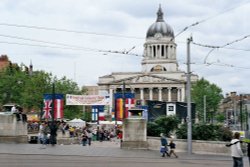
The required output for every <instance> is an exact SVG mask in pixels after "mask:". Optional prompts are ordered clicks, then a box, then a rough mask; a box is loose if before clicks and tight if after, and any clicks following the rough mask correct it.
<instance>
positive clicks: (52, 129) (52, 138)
mask: <svg viewBox="0 0 250 167" xmlns="http://www.w3.org/2000/svg"><path fill="white" fill-rule="evenodd" d="M54 114H55V82H54V81H53V83H52V108H51V125H50V132H51V133H50V142H51V144H52V146H53V145H54V144H56V134H55V133H56V130H57V128H56V125H55V120H54V119H55V116H54Z"/></svg>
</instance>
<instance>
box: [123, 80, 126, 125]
mask: <svg viewBox="0 0 250 167" xmlns="http://www.w3.org/2000/svg"><path fill="white" fill-rule="evenodd" d="M125 102H126V97H125V82H124V81H123V83H122V111H123V112H122V120H123V123H124V120H125V116H126V113H125Z"/></svg>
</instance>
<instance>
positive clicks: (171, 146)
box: [169, 140, 178, 158]
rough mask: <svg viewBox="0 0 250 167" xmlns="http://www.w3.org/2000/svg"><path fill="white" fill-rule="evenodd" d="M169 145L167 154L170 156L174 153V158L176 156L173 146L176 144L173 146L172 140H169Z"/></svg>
mask: <svg viewBox="0 0 250 167" xmlns="http://www.w3.org/2000/svg"><path fill="white" fill-rule="evenodd" d="M169 147H170V152H169V156H170V157H171V155H172V154H174V155H175V158H178V156H177V155H176V153H175V147H176V146H175V143H174V142H173V140H170V143H169Z"/></svg>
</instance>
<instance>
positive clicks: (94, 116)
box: [92, 106, 98, 122]
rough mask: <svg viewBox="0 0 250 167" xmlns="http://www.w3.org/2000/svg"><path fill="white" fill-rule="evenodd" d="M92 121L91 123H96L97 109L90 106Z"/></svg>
mask: <svg viewBox="0 0 250 167" xmlns="http://www.w3.org/2000/svg"><path fill="white" fill-rule="evenodd" d="M92 121H93V122H97V121H98V108H97V106H92Z"/></svg>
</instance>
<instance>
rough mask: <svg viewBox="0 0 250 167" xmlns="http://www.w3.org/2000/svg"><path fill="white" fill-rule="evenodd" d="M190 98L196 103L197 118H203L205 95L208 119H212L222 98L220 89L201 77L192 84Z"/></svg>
mask: <svg viewBox="0 0 250 167" xmlns="http://www.w3.org/2000/svg"><path fill="white" fill-rule="evenodd" d="M191 95H192V100H193V102H194V103H195V104H196V112H197V114H198V118H199V119H200V120H203V118H204V96H205V97H206V101H205V103H206V115H207V118H208V119H209V120H213V117H214V114H215V113H216V112H217V109H218V107H219V103H220V101H221V99H222V98H223V95H222V89H221V88H219V87H218V86H216V85H215V84H211V83H209V81H207V80H205V79H204V78H201V79H200V80H199V81H197V82H196V83H195V84H193V85H192V90H191Z"/></svg>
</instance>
